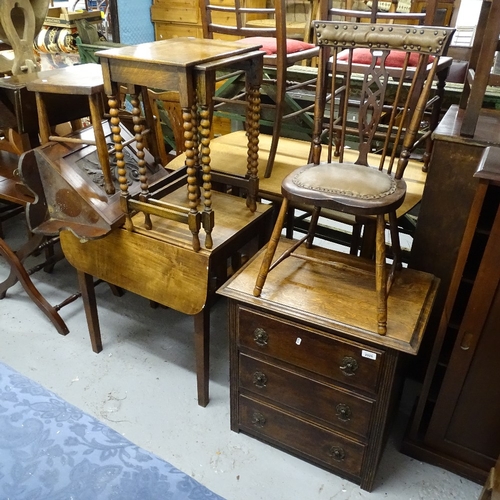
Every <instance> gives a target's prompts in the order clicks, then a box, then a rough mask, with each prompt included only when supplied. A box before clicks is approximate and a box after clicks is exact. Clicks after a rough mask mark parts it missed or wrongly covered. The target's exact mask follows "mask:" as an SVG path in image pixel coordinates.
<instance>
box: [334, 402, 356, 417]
mask: <svg viewBox="0 0 500 500" xmlns="http://www.w3.org/2000/svg"><path fill="white" fill-rule="evenodd" d="M335 410H336V412H337V418H338V419H339V420H342V422H348V421H349V420H351V417H352V411H351V409H350V408H349V406H347V405H346V404H344V403H339V404H338V405H337V406H336V407H335Z"/></svg>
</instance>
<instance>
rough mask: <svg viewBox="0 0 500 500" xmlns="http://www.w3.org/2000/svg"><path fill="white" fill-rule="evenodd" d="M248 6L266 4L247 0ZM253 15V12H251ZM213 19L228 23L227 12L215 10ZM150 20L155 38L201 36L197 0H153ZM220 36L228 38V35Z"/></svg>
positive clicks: (261, 0) (219, 1)
mask: <svg viewBox="0 0 500 500" xmlns="http://www.w3.org/2000/svg"><path fill="white" fill-rule="evenodd" d="M229 3H232V4H233V5H234V1H232V0H217V1H216V2H214V4H220V5H221V6H224V5H228V4H229ZM247 3H248V6H249V7H261V8H264V7H265V6H266V0H248V2H247ZM253 15H254V16H255V14H253ZM213 19H214V21H217V22H218V23H220V24H230V19H228V16H227V14H224V13H223V12H215V13H214V14H213ZM151 20H152V21H153V24H154V27H155V40H164V39H166V38H176V37H179V36H194V37H197V38H203V29H202V24H201V13H200V7H199V0H153V5H152V6H151ZM221 38H226V39H230V38H233V39H234V37H231V36H229V35H226V36H224V35H222V36H221Z"/></svg>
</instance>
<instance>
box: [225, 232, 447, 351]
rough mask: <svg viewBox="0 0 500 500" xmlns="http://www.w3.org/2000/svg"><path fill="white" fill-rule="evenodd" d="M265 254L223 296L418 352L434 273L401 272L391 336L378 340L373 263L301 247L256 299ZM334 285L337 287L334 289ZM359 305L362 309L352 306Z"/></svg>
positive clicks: (283, 244) (282, 245) (392, 300)
mask: <svg viewBox="0 0 500 500" xmlns="http://www.w3.org/2000/svg"><path fill="white" fill-rule="evenodd" d="M291 244H292V242H290V240H286V239H282V240H281V241H280V242H279V245H278V249H279V251H284V250H286V248H289V247H290V246H291ZM263 254H264V251H261V252H260V253H259V254H258V255H256V256H255V257H254V258H253V259H252V260H251V261H250V263H249V264H248V265H247V266H246V267H245V269H244V271H243V272H241V273H239V274H238V275H237V276H235V277H234V278H231V279H230V281H229V282H228V284H227V285H226V286H224V287H223V288H222V289H221V290H220V293H221V294H223V295H226V296H228V297H231V298H235V299H241V300H242V299H244V300H245V302H246V303H249V304H252V305H256V306H258V305H263V306H264V307H265V308H266V309H267V310H270V311H274V312H278V311H281V312H283V311H286V312H287V314H289V315H290V318H295V319H297V320H300V321H305V322H308V323H310V324H314V325H318V326H324V327H329V328H333V329H336V330H341V331H342V332H343V333H344V334H345V335H347V336H349V337H351V338H355V339H362V340H364V341H368V342H373V343H375V344H377V345H381V346H385V347H391V348H394V349H399V350H401V351H404V352H408V353H412V354H416V353H417V352H418V348H419V346H420V343H421V341H422V336H423V333H424V329H425V325H426V322H427V317H428V313H429V312H430V309H431V306H432V302H433V300H434V297H435V293H436V290H437V286H438V280H437V279H436V278H435V277H434V276H433V275H431V274H427V273H421V272H416V271H414V270H410V269H403V270H402V271H401V273H400V275H399V276H398V278H397V279H396V280H395V282H394V285H393V289H392V293H391V294H390V296H389V300H388V309H389V312H390V314H389V316H388V325H387V335H386V336H378V335H377V334H376V329H375V326H376V325H374V323H373V316H374V314H375V310H376V298H375V287H374V286H373V284H374V279H375V273H374V268H373V262H371V261H363V260H362V259H359V258H356V259H353V258H352V257H351V256H349V255H347V254H343V253H338V252H334V251H332V250H327V249H322V248H319V247H316V248H314V249H306V248H302V247H301V248H300V249H299V251H298V255H297V256H296V257H291V258H289V259H286V260H285V261H283V263H282V264H281V265H280V266H278V267H277V268H276V269H275V270H274V271H273V273H270V274H269V277H268V279H269V282H268V283H267V286H266V288H265V289H264V290H263V293H262V295H261V296H260V297H253V298H252V297H249V294H253V292H252V290H253V286H254V284H255V276H256V275H257V272H258V269H259V267H260V264H261V260H262V258H263ZM301 256H307V257H310V258H308V259H303V258H301ZM356 263H357V264H356ZM353 264H354V265H353ZM332 283H336V286H335V287H332V286H331V284H332ZM353 303H356V304H357V306H356V307H352V304H353Z"/></svg>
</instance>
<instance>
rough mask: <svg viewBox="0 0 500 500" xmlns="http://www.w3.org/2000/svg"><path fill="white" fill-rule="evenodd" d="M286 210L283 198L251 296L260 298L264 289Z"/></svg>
mask: <svg viewBox="0 0 500 500" xmlns="http://www.w3.org/2000/svg"><path fill="white" fill-rule="evenodd" d="M287 210H288V200H287V199H286V198H283V203H282V204H281V209H280V213H279V215H278V219H277V220H276V224H275V226H274V229H273V233H272V235H271V239H270V240H269V243H268V244H267V250H266V253H265V254H264V259H263V260H262V264H261V266H260V270H259V274H258V275H257V281H256V282H255V287H254V289H253V294H254V295H255V297H260V293H261V292H262V288H263V287H264V284H265V282H266V279H267V275H268V273H269V269H270V268H271V263H272V261H273V257H274V254H275V253H276V248H277V247H278V242H279V240H280V237H281V231H282V229H283V224H284V222H285V218H286V213H287Z"/></svg>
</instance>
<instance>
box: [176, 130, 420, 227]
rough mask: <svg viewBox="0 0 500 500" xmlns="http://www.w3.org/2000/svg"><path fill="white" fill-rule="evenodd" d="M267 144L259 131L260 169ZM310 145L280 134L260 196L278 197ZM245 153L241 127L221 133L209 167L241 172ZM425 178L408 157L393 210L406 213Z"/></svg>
mask: <svg viewBox="0 0 500 500" xmlns="http://www.w3.org/2000/svg"><path fill="white" fill-rule="evenodd" d="M270 147H271V136H270V135H268V134H262V133H261V134H259V152H258V154H259V163H258V168H259V171H262V170H263V168H265V165H266V163H267V160H268V157H269V150H270ZM310 148H311V142H310V141H301V140H296V139H289V138H286V137H281V138H280V142H279V147H278V150H277V152H276V157H275V160H274V167H273V175H272V176H271V177H267V178H266V177H261V178H260V179H259V196H260V197H262V198H264V199H267V200H271V201H281V200H282V194H281V182H282V180H283V179H284V178H285V177H286V176H287V175H288V174H289V173H290V172H292V171H293V170H295V169H296V168H298V167H301V166H303V165H305V164H306V163H307V159H308V157H309V151H310ZM246 154H247V137H246V134H245V132H244V131H238V132H231V133H229V134H224V135H221V136H220V137H216V138H215V139H213V140H212V141H211V143H210V157H211V165H212V168H213V169H214V170H218V171H220V172H224V173H228V174H230V173H232V174H236V175H240V176H244V175H245V172H246V168H247V163H246V161H247V160H246ZM322 158H323V159H324V160H326V151H325V152H323V156H322ZM345 158H346V159H347V160H349V161H354V158H355V152H351V151H348V150H347V151H345ZM376 161H377V156H376V155H370V162H376ZM183 166H184V156H183V155H180V156H178V157H176V158H174V159H173V160H172V161H171V162H170V163H169V164H168V168H171V169H179V168H182V167H183ZM426 178H427V174H426V173H425V172H422V163H421V162H419V161H417V160H410V161H409V162H408V166H407V168H406V173H405V181H406V186H407V192H406V198H405V200H404V202H403V204H402V205H401V207H400V208H399V209H398V210H397V211H396V214H397V216H398V217H400V216H401V215H404V214H405V213H407V212H408V211H409V210H411V208H413V207H414V206H415V205H416V204H417V203H418V202H419V201H420V200H421V198H422V193H423V190H424V185H425V181H426ZM325 212H326V213H325V214H324V215H328V211H325ZM332 215H333V214H332ZM335 216H336V217H338V218H341V219H345V220H350V221H353V220H354V219H353V217H349V216H348V215H347V214H341V213H339V212H337V213H335Z"/></svg>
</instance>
